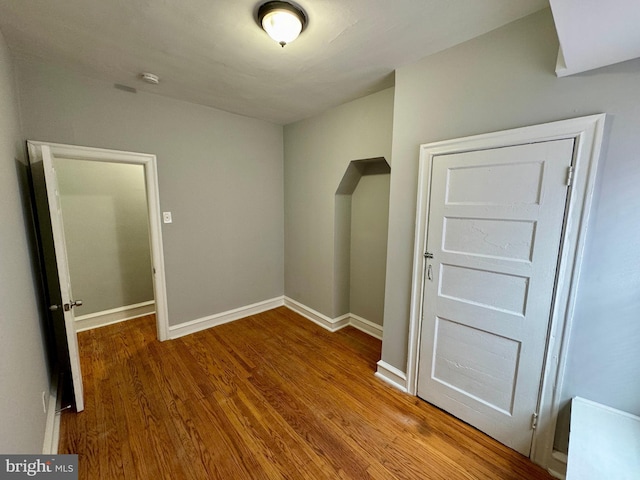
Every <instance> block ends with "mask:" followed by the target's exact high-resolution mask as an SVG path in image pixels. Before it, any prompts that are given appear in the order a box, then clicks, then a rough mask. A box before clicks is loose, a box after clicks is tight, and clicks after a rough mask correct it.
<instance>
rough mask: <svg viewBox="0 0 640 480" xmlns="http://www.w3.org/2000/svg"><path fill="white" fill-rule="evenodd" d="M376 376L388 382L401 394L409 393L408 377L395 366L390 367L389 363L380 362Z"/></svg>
mask: <svg viewBox="0 0 640 480" xmlns="http://www.w3.org/2000/svg"><path fill="white" fill-rule="evenodd" d="M375 375H376V377H378V378H379V379H380V380H383V381H385V382H387V383H388V384H389V385H391V386H393V387H395V388H397V389H398V390H400V391H401V392H405V393H407V375H406V374H405V373H404V372H403V371H400V370H398V369H397V368H396V367H394V366H393V365H389V364H388V363H387V362H384V361H382V360H380V361H379V362H378V371H377V372H376V373H375Z"/></svg>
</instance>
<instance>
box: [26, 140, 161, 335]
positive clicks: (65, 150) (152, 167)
mask: <svg viewBox="0 0 640 480" xmlns="http://www.w3.org/2000/svg"><path fill="white" fill-rule="evenodd" d="M27 146H28V149H29V154H30V156H31V155H34V156H33V157H32V158H36V155H37V153H36V152H37V151H38V150H39V149H41V148H42V147H43V146H47V147H49V148H50V149H51V153H52V155H53V156H54V158H55V157H63V158H68V159H72V160H85V161H91V162H104V163H124V164H131V165H142V166H143V168H144V178H145V186H146V192H147V208H148V212H149V236H150V237H151V238H150V243H151V261H152V268H153V272H152V275H153V292H154V296H155V302H156V308H155V310H156V329H157V335H158V340H160V341H165V340H167V339H168V338H169V335H168V332H169V313H168V308H167V286H166V280H165V270H164V251H163V247H162V229H161V216H160V196H159V189H158V167H157V161H156V156H155V155H153V154H148V153H135V152H125V151H120V150H108V149H104V148H93V147H82V146H77V145H63V144H59V143H48V142H38V141H33V140H28V141H27Z"/></svg>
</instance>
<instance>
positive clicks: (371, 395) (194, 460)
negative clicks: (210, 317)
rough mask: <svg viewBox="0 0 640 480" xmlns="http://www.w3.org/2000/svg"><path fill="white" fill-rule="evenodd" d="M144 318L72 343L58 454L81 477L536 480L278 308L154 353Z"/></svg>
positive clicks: (538, 472)
mask: <svg viewBox="0 0 640 480" xmlns="http://www.w3.org/2000/svg"><path fill="white" fill-rule="evenodd" d="M155 335H156V328H155V317H154V316H153V315H151V316H146V317H142V318H140V319H136V320H133V321H128V322H124V323H121V324H116V325H110V326H107V327H102V328H99V329H95V330H90V331H86V332H81V333H80V334H79V335H78V339H79V348H80V353H81V366H82V370H83V379H84V382H85V403H86V407H85V411H84V412H81V413H79V414H78V413H74V412H66V413H64V414H63V415H62V417H61V428H60V432H61V438H60V448H59V451H60V453H78V454H79V462H80V465H79V472H80V476H79V478H82V479H84V478H87V479H120V478H123V479H142V480H146V479H151V480H156V479H161V478H167V479H168V478H173V479H194V480H199V479H220V480H223V479H224V480H236V479H237V480H242V479H269V480H271V479H290V480H306V479H309V480H321V479H337V478H341V479H345V480H346V479H358V480H360V479H375V480H393V479H427V480H445V479H447V480H449V479H453V480H455V479H464V480H479V479H483V480H489V479H490V480H516V479H517V480H521V479H532V480H549V479H550V478H551V477H550V476H549V475H548V474H547V473H546V472H544V471H543V470H542V469H540V468H539V467H537V466H536V465H533V464H532V463H531V462H530V461H529V460H528V459H527V458H525V457H522V456H521V455H520V454H518V453H516V452H515V451H513V450H511V449H509V448H507V447H505V446H503V445H501V444H499V443H498V442H496V441H495V440H493V439H491V438H489V437H487V436H486V435H484V434H482V433H481V432H479V431H477V430H476V429H474V428H473V427H471V426H469V425H467V424H465V423H463V422H460V421H459V420H457V419H455V418H453V417H451V416H450V415H448V414H446V413H445V412H443V411H441V410H439V409H437V408H436V407H434V406H432V405H429V404H428V403H426V402H423V401H422V400H420V399H418V398H416V397H412V396H409V395H406V394H403V393H401V392H399V391H397V390H395V389H393V388H391V387H390V386H388V385H387V384H385V383H384V382H381V381H380V380H379V379H377V378H376V377H375V376H374V375H373V373H374V371H375V368H376V362H377V361H378V360H379V358H380V349H381V342H380V341H379V340H376V339H374V338H372V337H370V336H369V335H367V334H365V333H363V332H360V331H358V330H356V329H354V328H351V327H347V328H345V329H343V330H341V331H339V332H336V333H331V332H328V331H326V330H323V329H322V328H320V327H318V326H317V325H315V324H313V323H312V322H309V321H308V320H306V319H304V318H302V317H300V316H299V315H297V314H296V313H294V312H292V311H291V310H288V309H287V308H284V307H281V308H277V309H275V310H271V311H269V312H264V313H262V314H259V315H254V316H251V317H248V318H245V319H242V320H238V321H236V322H232V323H229V324H225V325H220V326H218V327H216V328H213V329H209V330H207V331H203V332H199V333H196V334H193V335H189V336H186V337H182V338H180V339H177V340H172V341H167V342H163V343H161V342H158V341H157V340H156V338H155Z"/></svg>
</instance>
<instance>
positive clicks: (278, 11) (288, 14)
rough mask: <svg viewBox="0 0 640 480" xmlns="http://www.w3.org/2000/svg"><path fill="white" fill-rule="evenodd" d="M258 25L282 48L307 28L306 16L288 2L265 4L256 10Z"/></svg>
mask: <svg viewBox="0 0 640 480" xmlns="http://www.w3.org/2000/svg"><path fill="white" fill-rule="evenodd" d="M258 24H259V25H260V26H261V27H262V28H263V30H264V31H265V32H267V34H268V35H269V36H270V37H271V38H273V39H274V40H275V41H276V42H278V43H279V44H280V45H282V46H283V47H284V46H285V45H286V44H287V43H291V42H293V41H294V40H295V39H296V38H298V35H300V32H302V31H303V30H304V28H305V27H306V26H307V15H306V14H305V13H304V11H303V10H302V9H301V8H300V7H298V6H297V5H294V4H292V3H289V2H267V3H264V4H262V5H261V6H260V8H259V9H258Z"/></svg>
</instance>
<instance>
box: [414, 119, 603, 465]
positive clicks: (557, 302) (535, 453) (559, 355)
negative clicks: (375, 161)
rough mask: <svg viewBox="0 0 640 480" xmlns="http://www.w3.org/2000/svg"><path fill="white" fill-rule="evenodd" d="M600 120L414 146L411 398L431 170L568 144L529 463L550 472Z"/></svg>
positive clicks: (415, 369) (507, 131) (596, 166)
mask: <svg viewBox="0 0 640 480" xmlns="http://www.w3.org/2000/svg"><path fill="white" fill-rule="evenodd" d="M605 117H606V116H605V114H599V115H591V116H587V117H580V118H574V119H569V120H562V121H558V122H552V123H546V124H541V125H534V126H529V127H523V128H517V129H513V130H505V131H501V132H493V133H487V134H483V135H475V136H471V137H464V138H458V139H452V140H446V141H441V142H435V143H428V144H424V145H421V146H420V160H419V162H420V164H419V175H418V195H417V204H416V230H415V241H414V254H413V269H412V277H411V278H412V284H411V303H410V317H409V344H408V353H407V391H408V393H410V394H412V395H416V394H417V383H418V360H419V359H418V355H419V350H420V345H419V342H420V330H421V319H422V314H423V312H422V299H423V295H424V275H425V258H424V252H425V251H426V250H425V248H426V244H425V242H426V238H427V235H426V234H427V226H428V222H429V219H428V218H427V215H428V212H429V198H430V186H431V170H432V165H433V160H434V158H435V157H436V156H437V155H447V154H453V153H463V152H468V151H472V150H486V149H491V148H500V147H507V146H514V145H522V144H528V143H538V142H547V141H553V140H561V139H574V150H573V162H572V166H573V173H572V179H571V188H570V189H569V190H568V194H567V206H566V209H565V220H564V227H563V232H562V240H561V246H560V253H559V262H558V268H557V272H556V288H555V293H554V300H553V304H552V307H551V317H550V322H549V331H548V334H547V347H546V352H545V359H544V366H543V371H542V375H541V385H540V391H539V397H538V424H537V428H536V429H535V430H534V433H533V440H532V444H531V454H530V458H531V459H532V460H533V461H534V462H535V463H537V464H538V465H541V466H543V467H545V468H551V467H552V466H555V465H552V462H554V461H556V460H554V458H553V457H552V453H553V442H554V435H555V429H556V420H557V416H558V411H559V407H560V405H559V403H560V401H561V393H562V384H563V377H564V369H565V361H566V354H567V346H568V345H567V344H568V340H569V337H570V333H571V325H572V322H573V315H574V310H575V299H576V292H577V289H578V281H579V278H580V269H581V265H582V260H583V256H584V249H585V239H586V234H587V227H588V224H589V215H590V211H591V203H592V198H593V194H594V188H595V180H596V172H597V169H598V160H599V157H600V149H601V146H602V139H603V133H604V124H605Z"/></svg>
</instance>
